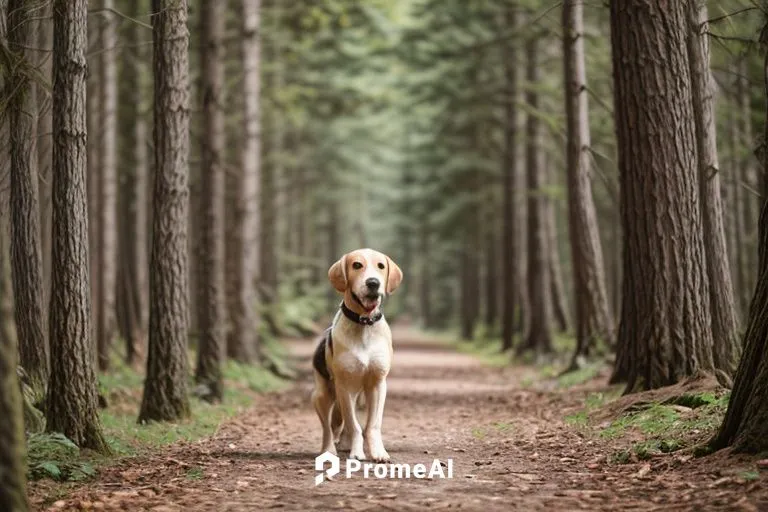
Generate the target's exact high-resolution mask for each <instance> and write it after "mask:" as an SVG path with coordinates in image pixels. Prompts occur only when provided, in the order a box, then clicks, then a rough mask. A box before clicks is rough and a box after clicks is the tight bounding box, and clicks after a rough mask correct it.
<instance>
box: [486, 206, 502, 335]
mask: <svg viewBox="0 0 768 512" xmlns="http://www.w3.org/2000/svg"><path fill="white" fill-rule="evenodd" d="M489 205H491V206H493V208H492V209H490V210H489V211H490V212H492V213H494V214H495V213H496V210H497V209H496V208H495V206H496V201H493V200H492V198H491V201H490V202H489ZM486 217H487V222H486V234H485V326H486V328H487V332H488V333H489V334H490V335H491V336H493V335H495V332H496V323H497V320H498V313H499V303H498V291H499V287H498V282H499V268H498V267H499V265H498V261H497V260H498V247H497V245H498V244H497V243H496V231H497V229H496V217H495V215H487V216H486Z"/></svg>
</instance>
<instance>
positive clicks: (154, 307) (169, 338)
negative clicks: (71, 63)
mask: <svg viewBox="0 0 768 512" xmlns="http://www.w3.org/2000/svg"><path fill="white" fill-rule="evenodd" d="M152 40H153V43H154V48H155V51H154V56H153V71H154V73H153V74H154V79H155V84H154V119H155V128H154V132H153V141H154V152H155V165H154V167H155V186H154V210H153V212H152V213H153V215H152V252H151V255H150V279H149V290H150V306H149V307H150V311H149V350H148V357H147V377H146V380H145V382H144V396H143V398H142V402H141V409H140V412H139V422H142V423H143V422H145V421H152V420H156V421H173V420H176V419H179V418H185V417H188V416H189V412H190V410H189V399H188V397H187V364H188V363H187V329H188V326H189V304H188V300H189V296H188V293H187V291H188V279H189V275H188V259H187V258H188V253H187V251H188V246H187V222H188V218H189V214H188V208H189V183H188V180H189V162H188V158H189V54H188V52H189V32H188V31H187V2H186V0H152Z"/></svg>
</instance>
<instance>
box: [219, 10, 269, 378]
mask: <svg viewBox="0 0 768 512" xmlns="http://www.w3.org/2000/svg"><path fill="white" fill-rule="evenodd" d="M240 9H241V17H240V19H241V23H242V25H241V27H240V30H241V43H240V53H241V55H240V58H241V60H242V63H243V64H242V65H243V80H242V97H243V130H242V133H243V141H242V146H241V154H240V160H241V162H240V170H239V173H240V174H239V175H238V176H237V181H238V183H237V187H235V201H234V203H235V204H234V209H235V214H234V216H233V223H234V226H233V228H232V232H233V233H234V236H233V237H232V239H231V245H230V246H229V247H227V252H228V257H230V256H229V255H230V254H231V258H232V259H233V260H234V265H233V271H232V273H231V281H232V286H231V287H230V289H231V290H232V291H233V292H231V293H230V297H229V308H228V309H229V315H230V325H231V328H230V331H229V334H228V337H227V355H229V357H231V358H233V359H235V360H238V361H241V362H246V363H247V362H251V361H252V360H253V358H254V356H255V354H256V352H257V350H256V349H257V347H256V343H257V338H256V326H257V322H258V313H257V310H256V289H255V286H256V283H255V281H256V274H257V270H258V269H257V263H258V261H257V257H258V253H259V251H258V241H259V236H258V234H259V231H258V228H259V210H260V207H259V182H260V170H261V127H260V124H259V116H260V112H261V108H260V104H259V99H260V94H261V92H260V89H261V77H260V69H261V56H260V52H261V39H260V35H259V30H260V29H259V27H260V25H261V23H260V21H261V19H260V9H261V0H242V2H241V5H240Z"/></svg>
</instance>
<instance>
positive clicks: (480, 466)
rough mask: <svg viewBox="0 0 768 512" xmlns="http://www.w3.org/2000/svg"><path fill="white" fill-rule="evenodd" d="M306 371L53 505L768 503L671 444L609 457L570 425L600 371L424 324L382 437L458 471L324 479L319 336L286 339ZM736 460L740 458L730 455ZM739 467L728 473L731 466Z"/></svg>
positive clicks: (409, 336)
mask: <svg viewBox="0 0 768 512" xmlns="http://www.w3.org/2000/svg"><path fill="white" fill-rule="evenodd" d="M289 345H290V349H291V352H292V354H293V357H295V358H296V362H297V365H299V366H300V368H301V369H302V370H303V373H302V377H301V379H300V380H299V381H298V382H297V383H296V384H295V385H293V386H292V387H290V388H289V389H287V390H284V391H280V392H275V393H268V394H265V395H263V396H261V397H260V398H259V400H258V401H256V402H255V403H254V404H253V407H252V408H251V409H250V410H249V411H248V412H247V413H246V414H244V415H243V416H241V417H239V418H237V419H236V420H233V421H230V422H227V423H225V424H223V425H222V426H221V427H220V429H219V430H218V432H217V433H216V434H215V435H214V436H213V437H212V438H210V439H206V440H203V441H201V442H198V443H192V444H182V445H175V446H173V447H170V448H167V449H165V450H162V451H160V452H158V453H157V454H155V455H152V456H149V457H147V456H144V457H139V458H133V459H128V460H126V461H124V462H122V463H120V464H118V465H116V466H112V467H107V468H104V469H103V470H102V471H101V473H100V476H99V477H98V479H97V480H96V481H94V482H90V483H87V484H85V485H83V486H82V487H80V488H79V489H77V490H75V491H74V492H73V493H72V495H70V496H69V497H67V498H66V499H65V500H62V501H59V502H58V503H57V504H55V505H54V507H56V506H58V508H53V507H52V508H51V509H58V510H61V509H69V508H70V507H76V508H90V507H94V508H100V509H106V510H154V511H156V512H170V511H193V510H194V511H228V510H265V509H273V508H274V509H282V510H305V509H316V510H331V509H339V510H371V511H377V510H397V511H406V510H425V509H431V510H443V509H451V510H453V509H461V510H483V511H489V510H605V511H608V510H695V509H700V510H766V508H764V507H766V506H768V486H766V484H765V483H764V482H763V480H764V479H758V480H756V481H743V480H741V481H740V480H739V478H737V477H736V476H735V475H736V473H733V474H726V473H723V472H721V471H720V470H719V469H718V461H717V457H718V456H717V455H716V456H714V457H710V458H707V459H704V460H703V461H702V460H697V459H691V457H690V456H682V455H668V456H665V457H663V458H660V459H657V460H651V461H650V462H638V463H634V464H623V465H618V464H615V463H614V464H611V463H610V462H609V460H608V459H609V455H610V453H611V450H612V447H611V446H610V441H608V440H603V439H601V438H598V437H597V436H593V435H589V434H587V433H585V432H584V431H583V430H580V429H579V428H576V427H573V426H570V425H567V424H566V423H565V422H564V420H563V418H564V416H566V415H567V414H569V413H572V412H575V411H577V410H579V409H580V408H581V407H583V403H584V398H585V397H586V395H587V394H588V392H589V391H594V390H595V389H598V388H601V387H602V388H604V385H602V383H601V382H592V383H590V384H587V385H584V386H581V387H580V388H576V389H573V388H571V389H568V390H564V389H559V388H557V387H556V385H554V384H553V383H552V382H549V383H547V382H546V381H538V382H533V381H532V376H533V375H534V372H533V370H532V369H526V368H521V367H512V368H504V369H501V368H489V367H486V366H484V365H482V364H481V363H480V362H479V361H477V360H476V359H475V358H473V357H472V356H469V355H464V354H460V353H457V352H456V351H455V349H454V348H452V347H450V346H446V345H444V344H441V343H440V342H438V341H435V340H432V339H428V338H426V337H425V336H424V335H421V334H417V333H413V332H409V331H405V330H403V329H397V330H396V331H395V364H394V367H393V370H392V373H391V375H390V378H389V394H388V396H387V403H386V412H385V416H384V441H385V444H386V446H387V449H388V451H389V453H390V455H391V456H392V459H393V462H396V463H404V462H408V463H425V464H428V465H429V464H430V463H431V462H432V460H433V459H435V458H438V459H441V460H447V459H449V458H451V459H453V479H439V478H435V479H432V480H380V479H375V478H370V479H363V478H362V477H361V476H353V478H352V479H349V480H347V479H345V478H344V476H343V463H342V474H340V475H338V476H336V477H335V479H334V480H333V481H330V482H329V481H326V482H324V483H322V484H321V485H320V486H318V487H315V486H314V477H315V470H314V457H315V456H316V455H317V450H318V449H319V447H320V430H319V425H318V421H317V417H316V416H315V412H314V410H313V409H312V407H311V405H310V402H309V395H310V392H311V375H310V373H309V368H310V366H309V365H310V356H311V353H312V349H313V345H314V343H313V342H312V341H309V340H294V341H290V342H289ZM731 466H732V467H733V464H731ZM729 475H730V476H729Z"/></svg>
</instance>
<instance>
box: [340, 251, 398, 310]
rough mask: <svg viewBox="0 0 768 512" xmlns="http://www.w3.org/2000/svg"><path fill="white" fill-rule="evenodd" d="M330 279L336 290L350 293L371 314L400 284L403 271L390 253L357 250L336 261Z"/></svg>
mask: <svg viewBox="0 0 768 512" xmlns="http://www.w3.org/2000/svg"><path fill="white" fill-rule="evenodd" d="M328 278H329V279H330V280H331V284H333V287H334V288H336V290H338V291H339V292H340V293H343V294H345V296H346V295H347V294H349V295H350V297H349V298H351V299H352V300H353V301H354V302H355V303H357V305H359V306H361V307H362V309H364V310H365V312H366V313H368V314H370V313H371V312H372V311H374V310H375V309H376V308H378V307H379V306H380V305H381V299H382V298H383V297H384V296H385V295H389V294H391V293H393V292H394V291H395V290H396V289H397V287H398V286H400V282H401V281H402V280H403V271H402V270H400V267H398V266H397V265H396V264H395V262H394V261H392V258H390V257H389V256H387V255H386V254H382V253H380V252H378V251H374V250H373V249H357V250H356V251H352V252H349V253H347V254H345V255H344V256H342V257H341V259H339V261H337V262H336V263H334V264H333V265H332V266H331V268H330V269H329V270H328ZM348 306H352V304H348Z"/></svg>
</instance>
